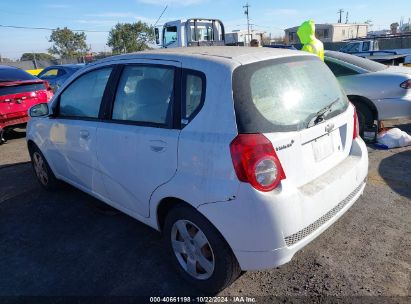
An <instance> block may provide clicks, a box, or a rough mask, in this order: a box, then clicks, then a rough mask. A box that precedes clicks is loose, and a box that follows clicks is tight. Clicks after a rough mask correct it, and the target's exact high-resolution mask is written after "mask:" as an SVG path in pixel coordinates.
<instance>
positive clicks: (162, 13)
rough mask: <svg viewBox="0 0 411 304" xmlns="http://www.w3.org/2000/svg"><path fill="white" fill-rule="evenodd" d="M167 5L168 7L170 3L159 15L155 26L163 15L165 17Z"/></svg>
mask: <svg viewBox="0 0 411 304" xmlns="http://www.w3.org/2000/svg"><path fill="white" fill-rule="evenodd" d="M167 7H168V5H166V7H165V8H164V10H163V11H162V12H161V15H160V17H158V19H157V21H156V23H154V27H155V26H156V25H157V22H159V21H160V19H161V17H163V15H164V13H165V12H166V9H167Z"/></svg>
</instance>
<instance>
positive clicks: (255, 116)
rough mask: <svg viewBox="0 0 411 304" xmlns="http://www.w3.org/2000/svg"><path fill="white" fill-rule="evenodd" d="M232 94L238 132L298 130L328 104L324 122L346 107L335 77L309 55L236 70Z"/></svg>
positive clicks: (264, 62)
mask: <svg viewBox="0 0 411 304" xmlns="http://www.w3.org/2000/svg"><path fill="white" fill-rule="evenodd" d="M233 95H234V105H235V112H236V118H237V127H238V131H239V132H240V133H270V132H285V131H299V130H302V129H305V128H308V125H309V123H310V121H311V120H312V119H313V117H315V116H316V113H317V112H319V111H320V110H322V109H323V108H324V107H326V106H328V105H330V104H333V106H332V109H331V111H330V113H328V115H327V116H326V117H325V118H326V119H327V118H330V117H333V116H336V115H338V114H340V113H342V112H343V111H345V110H346V109H347V107H348V100H347V98H346V96H345V94H344V93H343V91H342V89H341V87H340V86H339V84H338V81H337V79H336V78H335V76H334V75H333V74H332V73H331V71H330V70H329V69H328V68H327V66H326V65H325V64H324V63H323V62H322V61H321V60H319V59H318V58H316V57H308V56H301V57H288V58H282V59H275V60H268V61H261V62H257V63H253V64H249V65H244V66H240V67H238V68H237V69H235V71H234V74H233Z"/></svg>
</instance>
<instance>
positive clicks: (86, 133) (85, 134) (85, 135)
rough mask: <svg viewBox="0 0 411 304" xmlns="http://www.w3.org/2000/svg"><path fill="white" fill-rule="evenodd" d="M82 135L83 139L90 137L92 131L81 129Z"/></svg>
mask: <svg viewBox="0 0 411 304" xmlns="http://www.w3.org/2000/svg"><path fill="white" fill-rule="evenodd" d="M80 137H81V138H83V139H88V138H89V137H90V132H89V131H87V130H81V131H80Z"/></svg>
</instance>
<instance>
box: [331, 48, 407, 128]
mask: <svg viewBox="0 0 411 304" xmlns="http://www.w3.org/2000/svg"><path fill="white" fill-rule="evenodd" d="M325 63H326V64H327V65H328V67H329V68H330V69H331V71H332V72H333V73H334V75H335V76H336V77H337V79H338V80H339V82H340V84H341V86H342V87H343V89H344V90H345V92H346V94H347V96H348V98H349V100H350V101H351V102H352V103H353V104H354V105H355V107H356V108H357V113H358V120H359V122H360V129H361V131H362V130H364V127H368V126H372V125H373V123H374V120H390V119H397V118H410V117H411V68H409V67H398V66H386V65H383V64H381V63H377V62H374V61H371V60H368V59H364V58H361V57H357V56H353V55H349V54H344V53H340V52H334V51H326V52H325Z"/></svg>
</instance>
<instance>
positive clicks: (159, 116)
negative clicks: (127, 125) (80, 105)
mask: <svg viewBox="0 0 411 304" xmlns="http://www.w3.org/2000/svg"><path fill="white" fill-rule="evenodd" d="M173 96H174V68H172V67H157V66H137V65H136V66H126V67H125V68H124V70H123V74H122V75H121V78H120V82H119V85H118V89H117V93H116V98H115V101H114V107H113V115H112V119H113V120H119V121H131V122H143V123H153V124H162V125H165V124H169V123H170V122H171V114H172V99H173Z"/></svg>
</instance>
